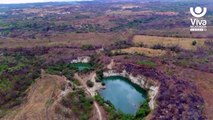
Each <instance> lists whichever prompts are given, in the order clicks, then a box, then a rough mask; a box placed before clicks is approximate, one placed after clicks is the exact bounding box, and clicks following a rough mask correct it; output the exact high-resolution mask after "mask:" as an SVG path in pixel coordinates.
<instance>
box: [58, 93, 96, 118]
mask: <svg viewBox="0 0 213 120" xmlns="http://www.w3.org/2000/svg"><path fill="white" fill-rule="evenodd" d="M61 103H62V105H63V106H64V107H66V108H69V109H71V110H72V111H73V113H74V114H75V115H76V116H77V117H79V119H82V120H88V119H89V118H90V116H91V113H92V105H93V99H92V98H90V97H87V96H86V94H85V93H84V91H83V90H82V89H77V90H76V91H74V92H70V93H69V94H68V95H67V96H65V97H64V98H63V99H62V101H61Z"/></svg>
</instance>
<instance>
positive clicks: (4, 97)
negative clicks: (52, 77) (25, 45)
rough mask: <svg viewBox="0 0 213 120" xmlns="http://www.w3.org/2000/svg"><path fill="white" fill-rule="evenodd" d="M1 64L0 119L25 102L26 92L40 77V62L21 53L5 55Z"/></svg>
mask: <svg viewBox="0 0 213 120" xmlns="http://www.w3.org/2000/svg"><path fill="white" fill-rule="evenodd" d="M2 58H3V59H2V61H1V62H0V98H1V99H0V110H1V111H2V112H1V113H0V117H1V116H3V115H4V113H5V111H7V110H8V109H10V108H12V107H14V106H16V105H19V104H20V103H22V102H23V101H24V97H25V95H26V90H27V89H28V87H29V86H30V85H31V84H32V83H33V82H34V81H35V79H36V78H38V77H39V76H40V64H39V63H40V60H39V59H37V58H36V57H34V56H30V57H29V56H27V55H23V54H21V53H19V52H16V53H13V54H10V53H6V52H5V53H4V55H3V56H2Z"/></svg>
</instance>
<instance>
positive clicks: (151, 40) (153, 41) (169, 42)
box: [133, 35, 205, 50]
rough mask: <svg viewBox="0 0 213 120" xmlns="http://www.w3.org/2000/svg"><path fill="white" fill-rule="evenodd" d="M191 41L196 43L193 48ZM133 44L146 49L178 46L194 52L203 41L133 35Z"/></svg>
mask: <svg viewBox="0 0 213 120" xmlns="http://www.w3.org/2000/svg"><path fill="white" fill-rule="evenodd" d="M193 41H196V42H197V44H196V45H195V46H193V45H192V42H193ZM133 42H134V43H135V44H141V43H143V44H144V45H147V46H148V47H153V46H154V45H157V44H160V45H163V46H165V47H170V46H174V45H178V46H180V47H181V48H183V49H185V50H195V49H196V48H197V47H199V46H203V45H204V42H205V39H197V38H175V37H158V36H145V35H135V36H134V37H133Z"/></svg>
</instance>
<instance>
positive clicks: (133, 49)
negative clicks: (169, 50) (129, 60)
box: [113, 47, 166, 57]
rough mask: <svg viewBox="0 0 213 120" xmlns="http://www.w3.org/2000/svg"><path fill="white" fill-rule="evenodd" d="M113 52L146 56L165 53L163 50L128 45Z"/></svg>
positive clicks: (156, 55)
mask: <svg viewBox="0 0 213 120" xmlns="http://www.w3.org/2000/svg"><path fill="white" fill-rule="evenodd" d="M113 52H114V53H116V52H121V53H128V54H141V55H145V56H148V57H158V56H162V55H165V54H166V51H165V50H155V49H150V48H142V47H130V48H126V49H120V50H114V51H113Z"/></svg>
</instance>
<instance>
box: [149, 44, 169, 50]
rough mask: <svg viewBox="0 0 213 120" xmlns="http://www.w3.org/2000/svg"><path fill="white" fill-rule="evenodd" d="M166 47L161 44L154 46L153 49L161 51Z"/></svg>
mask: <svg viewBox="0 0 213 120" xmlns="http://www.w3.org/2000/svg"><path fill="white" fill-rule="evenodd" d="M165 48H166V47H164V46H163V45H161V44H156V45H154V46H152V49H161V50H164V49H165Z"/></svg>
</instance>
